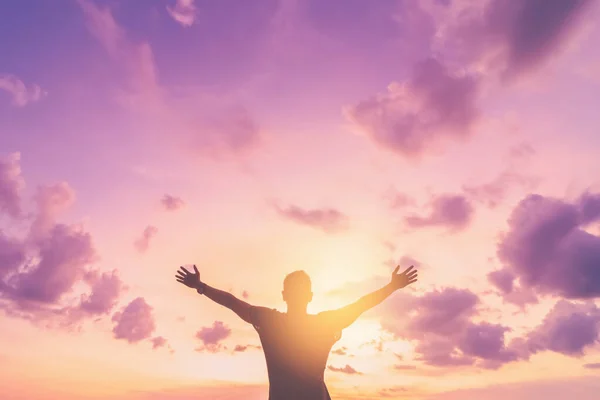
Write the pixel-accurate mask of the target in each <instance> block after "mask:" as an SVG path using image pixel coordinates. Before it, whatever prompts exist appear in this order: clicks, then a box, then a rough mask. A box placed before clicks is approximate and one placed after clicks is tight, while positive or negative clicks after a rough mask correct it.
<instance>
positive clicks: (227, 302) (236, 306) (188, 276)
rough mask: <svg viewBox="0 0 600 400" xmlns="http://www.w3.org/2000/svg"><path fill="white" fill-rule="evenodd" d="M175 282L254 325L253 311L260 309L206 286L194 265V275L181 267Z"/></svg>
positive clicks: (227, 293)
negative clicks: (193, 290)
mask: <svg viewBox="0 0 600 400" xmlns="http://www.w3.org/2000/svg"><path fill="white" fill-rule="evenodd" d="M175 279H176V280H177V282H180V283H183V284H184V285H185V286H187V287H189V288H192V289H195V290H196V291H197V292H198V293H199V294H203V295H205V296H206V297H208V298H209V299H211V300H212V301H214V302H215V303H217V304H220V305H222V306H224V307H227V308H229V309H230V310H231V311H233V312H234V313H236V314H237V315H238V316H239V317H240V318H241V319H243V320H244V321H246V322H248V323H250V324H256V321H253V319H255V314H256V313H255V312H254V311H255V310H254V309H260V308H262V307H254V306H252V305H250V304H248V303H246V302H245V301H243V300H240V299H238V298H237V297H235V296H234V295H232V294H231V293H229V292H224V291H222V290H219V289H216V288H214V287H211V286H209V285H207V284H206V283H204V282H202V281H201V280H200V272H198V268H196V266H195V265H194V273H192V272H190V271H188V270H187V269H186V268H185V267H181V268H180V269H179V270H178V271H177V275H175Z"/></svg>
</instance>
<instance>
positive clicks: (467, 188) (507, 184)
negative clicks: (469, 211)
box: [463, 171, 539, 208]
mask: <svg viewBox="0 0 600 400" xmlns="http://www.w3.org/2000/svg"><path fill="white" fill-rule="evenodd" d="M538 182H539V179H536V178H533V177H530V176H526V175H523V174H521V173H517V172H512V171H504V172H502V173H501V174H500V175H498V176H497V177H496V178H494V179H493V180H492V181H490V182H488V183H484V184H481V185H464V186H463V191H464V193H465V194H466V195H467V196H469V198H470V199H472V200H474V201H477V202H480V203H484V204H485V205H486V206H488V207H490V208H494V207H496V206H498V205H499V204H500V203H502V201H503V200H504V199H505V197H506V194H507V192H508V191H509V190H510V189H511V188H512V187H523V188H525V189H528V190H532V189H534V188H535V186H536V185H537V183H538Z"/></svg>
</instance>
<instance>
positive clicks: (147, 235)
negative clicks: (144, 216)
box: [133, 225, 158, 253]
mask: <svg viewBox="0 0 600 400" xmlns="http://www.w3.org/2000/svg"><path fill="white" fill-rule="evenodd" d="M157 233H158V228H157V227H155V226H152V225H148V226H147V227H146V228H145V229H144V232H143V233H142V237H141V238H139V239H137V240H136V241H135V242H134V243H133V245H134V246H135V248H136V249H137V251H138V252H140V253H145V252H146V251H147V250H148V248H149V247H150V240H151V239H152V238H153V237H154V236H156V234H157Z"/></svg>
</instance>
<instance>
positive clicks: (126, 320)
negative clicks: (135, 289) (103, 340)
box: [112, 297, 156, 343]
mask: <svg viewBox="0 0 600 400" xmlns="http://www.w3.org/2000/svg"><path fill="white" fill-rule="evenodd" d="M112 321H113V322H115V326H114V328H113V334H114V337H115V338H116V339H123V340H126V341H128V342H129V343H137V342H139V341H141V340H144V339H147V338H149V337H150V336H151V335H152V333H153V332H154V330H155V328H156V325H155V323H154V316H153V314H152V307H150V306H149V305H148V303H146V300H144V298H143V297H137V298H136V299H134V300H132V301H131V302H130V303H129V304H128V305H127V306H126V307H124V308H123V309H122V310H121V311H119V312H116V313H115V314H114V315H113V317H112Z"/></svg>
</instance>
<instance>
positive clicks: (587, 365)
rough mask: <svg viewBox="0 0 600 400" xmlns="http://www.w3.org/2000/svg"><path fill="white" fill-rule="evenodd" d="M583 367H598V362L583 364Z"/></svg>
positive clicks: (599, 367) (599, 365)
mask: <svg viewBox="0 0 600 400" xmlns="http://www.w3.org/2000/svg"><path fill="white" fill-rule="evenodd" d="M583 368H587V369H600V363H589V364H583Z"/></svg>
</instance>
